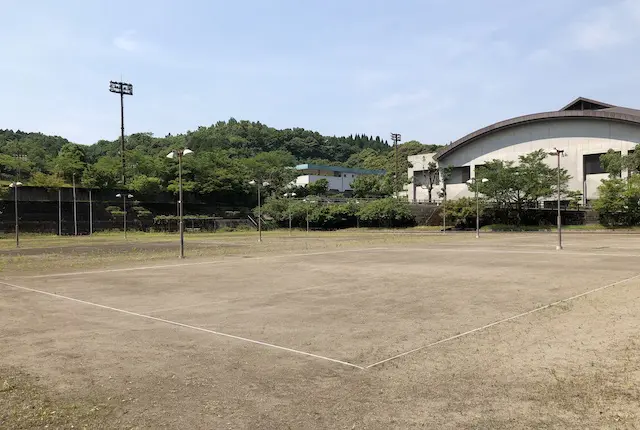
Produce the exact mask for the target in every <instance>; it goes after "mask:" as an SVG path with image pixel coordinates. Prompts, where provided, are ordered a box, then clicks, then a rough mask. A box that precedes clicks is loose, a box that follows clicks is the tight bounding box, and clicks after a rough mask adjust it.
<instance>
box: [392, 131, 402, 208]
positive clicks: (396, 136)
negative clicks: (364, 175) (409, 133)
mask: <svg viewBox="0 0 640 430" xmlns="http://www.w3.org/2000/svg"><path fill="white" fill-rule="evenodd" d="M401 139H402V136H400V133H391V140H393V146H394V151H395V172H394V175H393V176H394V178H393V191H394V192H395V193H396V200H398V193H399V190H398V142H400V140H401Z"/></svg>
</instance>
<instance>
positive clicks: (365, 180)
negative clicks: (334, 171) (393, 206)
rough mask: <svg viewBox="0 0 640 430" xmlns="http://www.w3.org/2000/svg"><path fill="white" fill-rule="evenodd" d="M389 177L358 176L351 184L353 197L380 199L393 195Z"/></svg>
mask: <svg viewBox="0 0 640 430" xmlns="http://www.w3.org/2000/svg"><path fill="white" fill-rule="evenodd" d="M390 179H391V178H390V177H389V176H387V175H385V176H382V175H359V176H356V178H355V179H354V180H353V182H351V189H352V190H353V195H354V197H359V198H381V197H389V196H391V195H392V194H393V186H392V182H391V181H390Z"/></svg>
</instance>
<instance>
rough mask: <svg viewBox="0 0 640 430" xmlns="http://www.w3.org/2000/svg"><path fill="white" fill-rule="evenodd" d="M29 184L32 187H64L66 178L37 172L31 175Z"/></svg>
mask: <svg viewBox="0 0 640 430" xmlns="http://www.w3.org/2000/svg"><path fill="white" fill-rule="evenodd" d="M29 185H30V186H32V187H43V188H47V189H54V188H62V187H64V186H65V183H64V180H63V179H62V178H60V177H59V176H56V175H48V174H46V173H42V172H36V173H34V174H33V176H31V180H30V181H29Z"/></svg>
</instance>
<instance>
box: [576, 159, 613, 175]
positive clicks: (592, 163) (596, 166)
mask: <svg viewBox="0 0 640 430" xmlns="http://www.w3.org/2000/svg"><path fill="white" fill-rule="evenodd" d="M601 155H604V154H589V155H583V156H582V159H583V163H584V174H585V175H597V174H600V173H607V172H606V171H605V170H604V169H603V168H602V163H600V156H601Z"/></svg>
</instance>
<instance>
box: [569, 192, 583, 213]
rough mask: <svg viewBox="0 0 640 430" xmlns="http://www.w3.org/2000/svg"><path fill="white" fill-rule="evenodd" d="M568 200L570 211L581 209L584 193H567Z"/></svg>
mask: <svg viewBox="0 0 640 430" xmlns="http://www.w3.org/2000/svg"><path fill="white" fill-rule="evenodd" d="M566 196H567V199H568V200H569V209H579V208H580V205H582V191H579V190H573V191H567V193H566Z"/></svg>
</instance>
